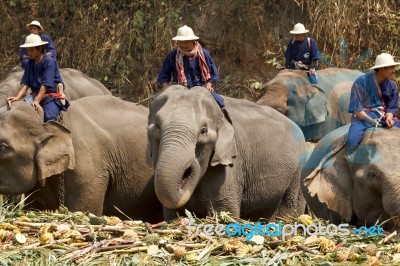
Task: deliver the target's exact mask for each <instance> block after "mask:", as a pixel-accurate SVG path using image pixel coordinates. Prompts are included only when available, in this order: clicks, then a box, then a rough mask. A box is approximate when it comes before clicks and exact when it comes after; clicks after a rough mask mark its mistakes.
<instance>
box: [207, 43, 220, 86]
mask: <svg viewBox="0 0 400 266" xmlns="http://www.w3.org/2000/svg"><path fill="white" fill-rule="evenodd" d="M203 53H204V57H205V59H206V62H207V66H208V69H209V70H210V79H209V80H207V82H206V84H205V86H206V88H207V89H208V90H210V91H213V90H214V89H213V84H214V83H216V82H217V81H218V80H219V74H218V69H217V66H216V64H215V63H214V60H213V59H212V57H211V55H210V53H209V52H208V51H207V50H206V49H203Z"/></svg>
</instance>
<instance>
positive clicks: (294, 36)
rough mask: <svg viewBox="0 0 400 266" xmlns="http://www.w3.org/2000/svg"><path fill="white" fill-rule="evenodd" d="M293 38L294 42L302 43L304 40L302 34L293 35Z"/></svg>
mask: <svg viewBox="0 0 400 266" xmlns="http://www.w3.org/2000/svg"><path fill="white" fill-rule="evenodd" d="M293 38H294V39H295V40H296V41H300V42H301V41H304V39H305V38H306V36H305V35H304V34H293Z"/></svg>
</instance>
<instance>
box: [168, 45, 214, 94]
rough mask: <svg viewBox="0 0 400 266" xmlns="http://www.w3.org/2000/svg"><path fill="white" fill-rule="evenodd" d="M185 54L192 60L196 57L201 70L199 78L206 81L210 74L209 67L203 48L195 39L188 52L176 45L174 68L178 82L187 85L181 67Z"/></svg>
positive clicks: (183, 70)
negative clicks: (191, 48)
mask: <svg viewBox="0 0 400 266" xmlns="http://www.w3.org/2000/svg"><path fill="white" fill-rule="evenodd" d="M184 55H186V56H188V57H189V59H190V60H192V59H193V58H195V57H198V60H199V67H200V71H201V78H202V80H203V82H204V83H205V82H207V81H208V80H209V79H210V77H211V75H210V69H209V67H208V65H207V62H206V58H205V57H204V53H203V48H202V47H201V45H200V43H199V42H196V41H195V44H194V49H193V50H192V51H190V52H186V51H183V50H182V49H181V48H179V47H178V51H177V53H176V70H177V72H178V83H179V84H181V85H184V86H187V79H186V75H185V69H184V67H183V56H184Z"/></svg>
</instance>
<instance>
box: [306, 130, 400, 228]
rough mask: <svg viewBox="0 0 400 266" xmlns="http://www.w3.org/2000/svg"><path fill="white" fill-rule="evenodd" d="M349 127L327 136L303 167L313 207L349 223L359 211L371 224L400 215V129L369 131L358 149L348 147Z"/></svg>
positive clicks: (325, 215) (360, 218)
mask: <svg viewBox="0 0 400 266" xmlns="http://www.w3.org/2000/svg"><path fill="white" fill-rule="evenodd" d="M347 131H348V126H345V127H341V128H338V129H337V130H335V131H332V132H331V133H330V134H328V135H327V136H325V137H324V138H323V139H322V140H321V141H320V142H319V143H318V145H317V146H316V147H315V150H314V151H313V153H312V155H311V157H310V159H309V161H308V162H307V165H306V168H305V169H304V170H303V173H302V177H303V178H304V192H305V193H304V194H305V197H306V200H307V202H308V203H309V205H310V208H311V209H312V211H313V212H315V214H316V215H317V216H319V217H321V218H325V219H332V217H334V218H336V221H337V220H342V221H346V222H349V221H350V220H351V219H352V213H354V214H355V215H356V217H357V220H358V221H360V222H361V223H366V224H368V225H375V224H376V222H377V221H381V222H382V221H384V220H386V219H388V218H390V217H396V216H398V215H399V214H400V193H399V191H400V183H399V182H398V181H399V179H400V166H399V164H398V163H397V162H398V160H399V159H400V155H399V154H400V129H397V128H393V129H377V130H374V129H369V130H367V131H366V133H365V135H364V138H363V140H362V142H361V143H360V145H359V146H358V148H357V149H356V150H355V151H354V152H353V153H348V152H347V150H346V146H345V141H346V137H347ZM398 157H399V158H398ZM353 221H354V216H353ZM394 221H395V220H394ZM391 226H396V227H398V226H399V225H397V224H391Z"/></svg>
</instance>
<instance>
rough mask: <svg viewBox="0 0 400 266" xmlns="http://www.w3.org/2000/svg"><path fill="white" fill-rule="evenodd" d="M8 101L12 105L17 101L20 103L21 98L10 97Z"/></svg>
mask: <svg viewBox="0 0 400 266" xmlns="http://www.w3.org/2000/svg"><path fill="white" fill-rule="evenodd" d="M7 101H9V102H10V103H12V102H15V101H19V97H16V96H15V97H8V98H7Z"/></svg>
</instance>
